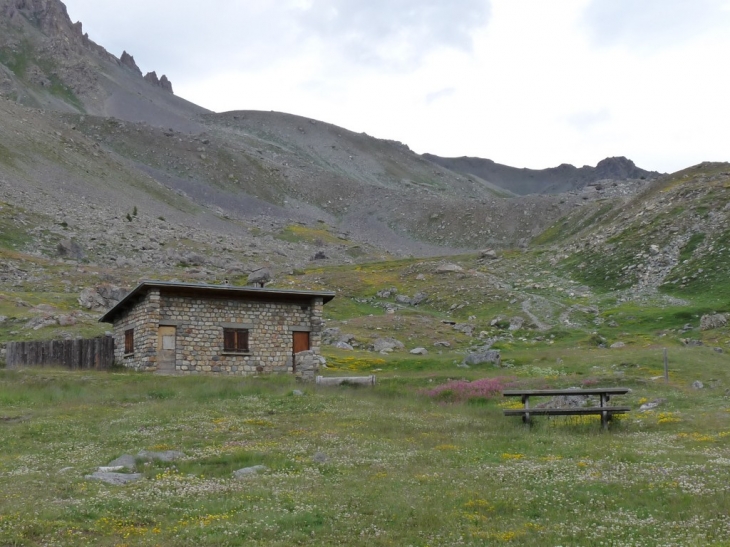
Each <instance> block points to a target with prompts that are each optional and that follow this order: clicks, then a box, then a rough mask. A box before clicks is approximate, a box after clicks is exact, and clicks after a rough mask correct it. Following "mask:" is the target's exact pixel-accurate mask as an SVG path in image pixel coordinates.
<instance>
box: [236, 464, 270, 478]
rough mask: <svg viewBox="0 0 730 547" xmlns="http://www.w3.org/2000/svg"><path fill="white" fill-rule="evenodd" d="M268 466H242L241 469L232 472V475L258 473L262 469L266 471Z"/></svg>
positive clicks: (242, 475) (244, 475) (243, 475)
mask: <svg viewBox="0 0 730 547" xmlns="http://www.w3.org/2000/svg"><path fill="white" fill-rule="evenodd" d="M267 469H268V467H266V466H265V465H252V466H251V467H244V468H242V469H237V470H236V471H234V472H233V476H234V477H238V478H240V477H247V476H249V475H258V474H259V473H261V472H262V471H266V470H267Z"/></svg>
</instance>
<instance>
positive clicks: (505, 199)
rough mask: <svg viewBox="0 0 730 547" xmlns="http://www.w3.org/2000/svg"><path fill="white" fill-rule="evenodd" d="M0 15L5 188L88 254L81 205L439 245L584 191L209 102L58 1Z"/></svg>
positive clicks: (549, 209)
mask: <svg viewBox="0 0 730 547" xmlns="http://www.w3.org/2000/svg"><path fill="white" fill-rule="evenodd" d="M0 14H2V18H0V29H1V30H2V34H0V36H2V38H0V68H1V69H2V74H3V76H2V78H3V84H2V86H1V88H2V96H3V98H2V99H0V101H2V103H1V104H2V106H1V107H0V138H2V141H1V142H2V143H3V144H2V149H1V150H2V156H1V159H2V161H0V180H2V181H3V184H4V185H5V188H6V190H5V193H4V196H5V197H4V199H5V200H6V201H7V202H8V203H14V204H19V203H21V201H22V203H23V207H25V208H27V210H29V211H32V212H35V213H38V214H40V215H42V216H43V215H45V218H49V217H51V218H55V217H56V216H58V215H61V216H64V217H67V218H66V220H64V222H66V223H67V224H69V225H73V226H79V227H83V229H82V230H81V231H80V232H79V234H78V236H76V237H78V238H80V239H82V240H83V239H87V240H88V241H80V244H81V245H82V246H83V247H84V248H87V249H90V251H89V252H90V254H89V256H93V250H92V249H93V248H98V247H99V245H95V244H93V243H92V241H102V240H103V241H105V242H106V243H105V244H106V245H107V246H108V248H112V247H113V245H114V241H113V239H110V236H109V232H108V230H106V226H104V223H103V222H100V221H99V220H100V219H95V218H94V215H93V214H89V213H88V212H87V211H88V209H89V206H93V207H94V208H95V210H97V211H102V210H103V211H105V213H104V215H103V217H104V218H114V216H115V212H116V216H119V215H121V218H124V215H125V214H126V212H127V211H129V210H132V208H134V207H137V210H138V217H137V220H138V223H141V222H142V221H143V220H144V221H145V222H148V223H150V224H154V223H155V222H157V221H158V219H159V217H163V218H165V219H166V220H167V222H168V223H173V222H174V223H179V226H180V228H179V229H176V233H185V232H187V229H186V227H190V226H195V227H197V228H199V229H200V230H202V231H205V230H210V231H212V232H213V233H215V234H220V235H221V237H225V236H228V235H230V234H238V233H240V231H241V229H242V227H243V229H245V230H247V231H249V232H251V231H254V232H256V233H269V232H270V233H272V234H274V235H277V234H279V232H281V230H284V229H286V226H287V225H288V224H289V223H291V222H299V223H303V224H304V225H305V226H308V227H309V228H310V229H314V228H319V227H321V226H320V224H325V225H326V226H327V227H328V230H329V232H331V233H332V234H336V235H335V241H337V236H338V235H342V234H346V235H344V237H345V238H349V239H351V240H352V241H356V242H357V243H358V244H362V245H364V248H370V247H373V248H378V249H380V251H381V252H387V253H392V254H397V255H407V254H418V255H429V254H430V255H433V254H448V253H452V252H460V251H461V250H466V249H476V248H480V247H484V246H511V245H515V244H520V243H521V244H524V243H525V242H526V241H528V240H529V239H530V238H531V237H534V236H535V235H536V234H538V233H540V232H541V231H542V229H543V228H544V226H546V225H547V224H549V223H550V222H552V221H554V220H555V219H556V218H558V217H559V216H560V215H562V214H563V213H565V212H567V211H568V210H570V208H571V207H573V206H574V205H575V204H576V203H579V202H581V199H582V198H581V197H579V196H577V195H573V196H567V197H560V198H556V197H553V198H549V199H541V200H538V199H535V198H533V197H528V198H512V197H510V194H509V193H508V192H505V191H504V190H502V189H500V188H498V187H497V186H494V185H491V184H489V183H486V182H484V181H481V180H478V179H475V178H473V177H470V176H464V175H460V174H458V173H454V172H452V171H450V170H448V169H443V168H442V167H439V166H437V165H435V164H433V163H431V162H429V161H427V160H425V159H424V158H422V157H420V156H418V155H416V154H414V153H412V152H411V151H410V150H409V149H408V147H407V146H405V145H403V144H401V143H398V142H393V141H385V140H380V139H376V138H373V137H370V136H368V135H362V134H355V133H352V132H350V131H347V130H345V129H343V128H338V127H336V126H333V125H330V124H327V123H322V122H318V121H315V120H308V119H305V118H301V117H297V116H292V115H287V114H280V113H275V112H245V111H243V112H231V113H225V114H213V113H208V112H207V111H205V110H204V109H202V108H199V107H197V106H195V105H193V104H191V103H188V102H186V101H184V100H183V99H180V98H178V97H176V96H175V95H173V94H172V93H171V92H170V89H171V85H168V84H169V82H168V81H167V79H166V78H163V79H157V76H156V74H154V75H153V74H148V75H147V76H145V77H143V76H142V74H141V72H140V71H139V69H138V68H137V65H136V63H135V61H134V58H133V57H132V56H131V55H129V54H127V53H126V52H124V53H123V54H122V55H121V57H120V58H117V57H115V56H114V55H112V54H110V53H108V52H107V51H106V50H104V49H103V48H102V47H101V46H98V45H96V44H95V43H94V42H93V41H91V40H90V39H89V37H88V36H87V35H86V34H83V32H82V27H81V24H80V23H76V24H73V23H72V22H71V21H70V19H69V18H68V14H67V12H66V9H65V7H64V6H63V4H62V3H61V2H59V1H58V0H12V1H11V0H0ZM161 82H162V83H161ZM158 84H159V85H158ZM21 195H23V196H25V197H24V198H23V199H22V200H20V197H19V196H21ZM44 196H46V197H44ZM44 200H45V201H44ZM81 202H84V203H85V204H86V207H84V208H80V207H79V206H78V205H79V203H81ZM110 204H113V205H112V206H111V207H110ZM108 209H111V210H108ZM320 221H322V222H320ZM145 234H146V233H145ZM92 238H93V239H92ZM204 239H205V240H206V241H210V239H211V238H210V237H209V236H205V237H204ZM245 239H246V238H241V239H236V240H237V241H245ZM319 239H321V238H319ZM325 239H326V238H325ZM33 245H34V248H36V249H43V248H44V247H43V244H42V242H40V243H39V244H38V245H36V244H35V243H33ZM325 246H326V245H325ZM121 247H123V245H122V246H121ZM271 249H272V251H274V250H280V249H275V248H274V247H271ZM282 252H284V253H287V254H288V256H291V257H292V263H293V262H295V261H296V260H295V259H294V256H295V255H292V254H291V253H289V252H288V251H282ZM325 254H326V255H328V256H333V255H337V252H336V249H331V250H329V251H327V250H325ZM158 259H159V257H158Z"/></svg>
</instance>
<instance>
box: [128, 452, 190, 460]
mask: <svg viewBox="0 0 730 547" xmlns="http://www.w3.org/2000/svg"><path fill="white" fill-rule="evenodd" d="M183 456H185V454H183V453H182V452H178V451H176V450H165V451H163V452H152V451H150V450H140V451H139V453H138V454H137V457H138V458H141V459H143V460H157V461H161V462H172V461H175V460H177V459H180V458H182V457H183Z"/></svg>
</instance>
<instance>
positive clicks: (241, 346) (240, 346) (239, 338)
mask: <svg viewBox="0 0 730 547" xmlns="http://www.w3.org/2000/svg"><path fill="white" fill-rule="evenodd" d="M236 349H237V350H238V351H248V331H247V330H245V329H239V330H237V331H236Z"/></svg>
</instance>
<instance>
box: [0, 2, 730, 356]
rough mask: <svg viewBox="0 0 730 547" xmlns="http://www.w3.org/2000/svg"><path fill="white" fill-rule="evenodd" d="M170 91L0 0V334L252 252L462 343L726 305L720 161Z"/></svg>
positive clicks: (56, 332) (309, 283)
mask: <svg viewBox="0 0 730 547" xmlns="http://www.w3.org/2000/svg"><path fill="white" fill-rule="evenodd" d="M171 88H172V86H171V84H169V81H168V80H167V79H166V78H158V77H157V75H156V74H154V75H152V74H150V75H147V76H143V75H142V74H141V73H140V72H139V70H138V69H137V67H136V63H135V62H134V59H133V58H132V56H131V55H129V54H126V53H123V54H122V55H121V57H120V58H117V57H115V56H113V55H111V54H109V53H108V52H106V51H105V50H104V49H103V48H101V47H100V46H97V45H96V44H94V43H93V42H92V41H91V40H89V38H88V36H86V35H84V34H83V33H82V31H81V26H80V24H78V23H77V24H72V23H71V21H70V20H69V19H68V16H67V14H66V11H65V8H64V7H63V4H61V3H60V2H59V1H57V0H13V1H10V0H0V95H1V96H0V341H2V340H8V339H17V338H18V337H21V338H29V337H40V336H42V337H51V336H75V335H90V334H97V333H99V332H100V329H102V330H103V328H104V327H103V326H100V325H98V324H96V322H95V321H96V318H97V317H98V312H99V311H100V310H101V309H102V308H104V307H105V306H108V305H110V304H111V303H112V301H113V300H114V295H118V294H119V291H120V290H121V291H122V292H123V288H124V287H130V286H132V285H133V284H134V283H136V282H137V281H138V280H139V279H141V278H161V279H181V280H187V281H194V280H200V281H205V282H213V283H214V282H223V281H224V280H227V281H229V282H232V283H245V282H246V279H247V277H248V275H249V274H250V273H252V272H255V271H257V270H259V269H261V268H268V269H270V270H271V271H272V272H273V276H274V282H275V283H276V284H277V285H278V286H289V285H295V286H297V287H302V288H304V287H310V288H327V289H334V290H337V291H338V293H339V294H340V296H341V297H342V298H338V299H335V303H334V304H333V305H332V306H331V310H332V311H330V312H328V313H330V314H331V316H332V317H333V318H337V319H341V320H343V325H345V324H347V323H344V321H348V322H350V327H352V328H355V327H356V326H357V328H359V329H361V330H360V331H358V332H359V333H360V334H363V333H367V332H370V331H373V332H374V331H377V330H379V329H385V330H386V331H387V330H390V331H394V332H395V331H398V330H399V329H401V330H406V331H408V330H410V331H416V330H419V329H420V330H422V331H423V336H424V337H425V336H427V334H428V333H431V332H439V333H441V332H442V331H444V332H446V331H448V332H450V329H451V326H452V325H451V323H454V325H453V327H454V329H457V332H458V333H459V334H458V336H457V338H458V340H457V341H458V343H459V344H461V345H460V346H454V347H455V348H456V347H459V348H460V349H459V351H461V349H463V348H464V347H467V346H469V345H470V344H472V343H481V342H478V340H481V339H480V338H479V335H480V333H482V332H484V333H486V334H484V335H483V336H482V338H484V340H486V339H490V340H496V339H497V338H499V339H501V340H511V338H510V337H511V336H512V334H511V333H512V332H513V331H511V330H510V328H511V326H514V329H513V330H514V332H515V333H516V332H518V331H519V336H520V338H521V339H524V340H527V341H529V342H530V343H532V342H540V343H543V342H544V343H548V342H549V340H552V338H549V337H550V336H553V337H554V338H556V339H559V338H560V337H569V336H568V335H567V334H566V329H568V330H569V331H570V332H583V331H586V330H587V329H593V328H597V327H598V326H602V328H608V327H603V325H604V323H605V324H606V325H608V324H609V323H610V322H615V323H616V324H619V322H616V321H613V319H608V317H609V315H608V314H610V313H614V312H609V311H606V310H610V309H612V308H613V309H616V307H617V306H622V305H625V304H626V305H628V304H627V303H631V302H642V303H647V302H648V303H650V304H651V305H655V306H659V307H662V306H675V307H677V306H679V307H680V308H682V309H683V310H684V309H685V308H687V306H690V307H692V306H694V307H692V310H693V311H691V312H685V311H682V312H681V313H689V314H690V315H689V317H690V318H691V317H692V316H693V314H695V312H696V311H698V310H707V311H725V310H726V309H727V308H728V307H730V290H729V287H728V284H727V282H726V281H725V280H724V272H726V271H727V268H728V267H730V259H728V249H730V241H728V238H730V232H728V205H727V204H728V202H730V199H729V198H730V196H728V193H727V192H728V188H730V175H729V173H730V166H728V165H727V164H703V165H700V166H695V167H693V168H690V169H687V170H684V171H681V172H679V173H675V174H673V175H666V176H658V174H656V173H648V172H646V171H643V170H640V169H638V168H636V166H634V164H633V163H632V162H630V161H629V160H626V159H625V158H609V159H607V160H604V161H602V162H600V163H599V165H598V166H597V167H596V168H589V167H583V168H580V169H577V168H575V167H572V166H561V167H559V168H555V169H554V170H545V171H541V172H540V171H530V170H516V169H513V168H509V167H506V166H499V165H497V164H494V163H493V162H489V160H473V161H472V160H469V159H467V160H468V161H467V160H465V161H460V160H458V159H457V160H454V161H453V162H451V161H450V160H449V161H447V160H444V159H442V158H436V157H434V156H428V155H427V156H425V157H424V156H419V155H417V154H414V153H413V152H412V151H411V150H410V149H409V148H408V147H407V146H406V145H405V144H402V143H399V142H394V141H387V140H382V139H377V138H374V137H371V136H368V135H365V134H357V133H353V132H351V131H348V130H346V129H343V128H340V127H336V126H334V125H331V124H328V123H325V122H321V121H317V120H310V119H306V118H302V117H299V116H294V115H290V114H283V113H276V112H257V111H238V112H227V113H218V114H217V113H212V112H208V111H206V110H204V109H202V108H199V107H197V106H195V105H192V104H191V103H188V102H186V101H184V100H183V99H180V98H178V97H176V96H175V95H174V94H173V93H172V92H171ZM470 161H471V162H472V163H473V166H472V167H469V168H467V167H468V165H467V167H464V165H465V164H468V163H469V162H470ZM442 163H444V164H445V166H444V165H441V164H442ZM558 191H561V193H554V192H558ZM521 193H525V194H529V195H517V194H521ZM486 249H493V250H492V251H491V252H486ZM479 250H481V251H482V252H481V254H479V253H477V251H479ZM445 256H449V257H450V258H448V259H446V258H444V257H445ZM413 257H416V258H413ZM394 259H397V260H394ZM726 259H727V260H726ZM373 260H379V261H383V262H379V263H375V264H374V263H373ZM116 287H122V289H117V288H116ZM394 287H395V288H396V289H397V290H396V291H395V292H394V291H390V289H391V288H394ZM386 293H387V294H388V296H385V295H386ZM421 312H423V313H421ZM622 313H623V312H622ZM677 313H680V312H677ZM409 314H412V315H409ZM631 316H632V317H635V315H633V314H631ZM444 317H446V318H448V322H447V323H440V319H438V320H437V319H436V318H444ZM611 317H613V316H611ZM678 317H680V316H679V315H678V316H677V317H675V318H674V319H671V321H670V320H663V321H664V323H662V325H664V324H665V323H666V325H671V326H672V328H676V326H675V325H674V323H673V322H672V321H674V322H676V321H675V319H677V318H678ZM681 317H682V320H686V317H685V316H684V315H682V316H681ZM353 318H358V319H357V320H356V321H355V320H353ZM513 319H514V321H513ZM637 321H638V320H637ZM677 321H679V319H677ZM621 323H622V324H626V322H625V321H622V322H621ZM443 325H447V326H446V327H444V326H443ZM517 325H519V326H517ZM666 325H665V326H666ZM350 327H348V328H350ZM444 329H445V330H444ZM458 329H460V330H458ZM611 329H613V330H611ZM617 329H619V327H610V329H609V330H608V331H606V332H605V333H604V334H602V336H605V337H611V336H613V337H619V336H621V334H620V332H619V331H618V330H617ZM360 334H359V335H360ZM363 335H364V334H363ZM515 336H517V335H515ZM570 336H574V335H573V334H570ZM575 336H577V335H575Z"/></svg>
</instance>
